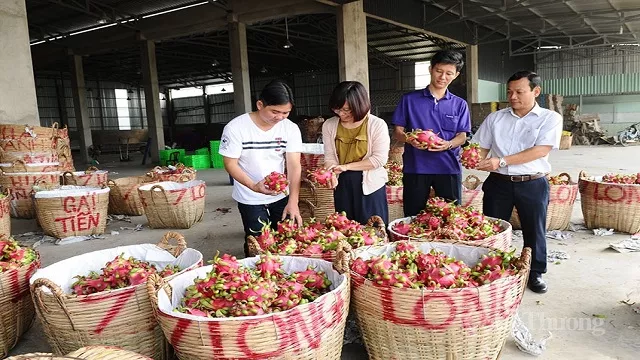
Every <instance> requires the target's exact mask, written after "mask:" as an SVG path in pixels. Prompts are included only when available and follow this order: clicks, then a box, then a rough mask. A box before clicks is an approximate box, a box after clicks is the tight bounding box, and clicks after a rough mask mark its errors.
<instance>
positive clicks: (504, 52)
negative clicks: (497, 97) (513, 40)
mask: <svg viewBox="0 0 640 360" xmlns="http://www.w3.org/2000/svg"><path fill="white" fill-rule="evenodd" d="M534 67H535V65H534V61H533V56H512V57H510V56H509V43H508V42H507V41H505V42H499V43H491V44H480V45H478V78H479V79H482V80H487V81H494V82H497V83H504V82H506V81H507V79H508V78H509V76H511V75H512V74H513V73H515V72H516V71H519V70H533V69H534Z"/></svg>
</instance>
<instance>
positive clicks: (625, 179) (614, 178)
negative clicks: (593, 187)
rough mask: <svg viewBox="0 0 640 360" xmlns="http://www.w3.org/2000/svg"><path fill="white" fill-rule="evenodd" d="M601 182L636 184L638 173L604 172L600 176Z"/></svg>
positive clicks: (638, 181)
mask: <svg viewBox="0 0 640 360" xmlns="http://www.w3.org/2000/svg"><path fill="white" fill-rule="evenodd" d="M602 182H605V183H614V184H638V183H640V180H639V179H638V174H631V175H628V174H611V173H609V174H605V175H603V176H602Z"/></svg>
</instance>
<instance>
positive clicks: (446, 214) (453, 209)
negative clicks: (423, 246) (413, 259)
mask: <svg viewBox="0 0 640 360" xmlns="http://www.w3.org/2000/svg"><path fill="white" fill-rule="evenodd" d="M392 229H393V231H395V232H396V233H398V234H401V235H406V236H409V237H413V238H422V239H450V240H482V239H485V238H488V237H490V236H493V235H496V234H499V233H501V232H502V231H504V230H505V229H503V228H502V225H501V224H500V221H499V220H491V219H488V218H487V217H485V216H484V215H483V214H482V212H480V211H478V210H475V209H474V208H473V207H463V206H458V205H455V204H453V203H449V202H447V201H446V200H445V199H443V198H440V197H434V198H430V199H429V200H427V205H426V208H425V209H424V210H422V211H421V212H420V213H419V214H418V215H417V216H415V217H413V218H412V219H411V221H410V222H404V221H399V222H397V223H395V224H393V225H392Z"/></svg>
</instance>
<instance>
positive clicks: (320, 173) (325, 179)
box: [308, 168, 335, 188]
mask: <svg viewBox="0 0 640 360" xmlns="http://www.w3.org/2000/svg"><path fill="white" fill-rule="evenodd" d="M308 172H309V179H310V180H311V182H313V183H314V184H317V185H319V186H321V187H325V188H330V187H331V180H332V179H334V178H335V174H334V173H333V171H331V170H328V169H325V168H319V169H316V170H314V171H308Z"/></svg>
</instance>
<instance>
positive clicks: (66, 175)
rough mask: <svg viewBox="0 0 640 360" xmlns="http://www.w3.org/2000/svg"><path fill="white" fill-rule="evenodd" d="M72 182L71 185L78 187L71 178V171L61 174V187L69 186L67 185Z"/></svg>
mask: <svg viewBox="0 0 640 360" xmlns="http://www.w3.org/2000/svg"><path fill="white" fill-rule="evenodd" d="M71 180H73V184H72V185H78V184H77V183H76V179H75V178H74V177H73V173H72V172H71V171H65V172H63V173H62V185H69V183H70V182H71Z"/></svg>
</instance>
